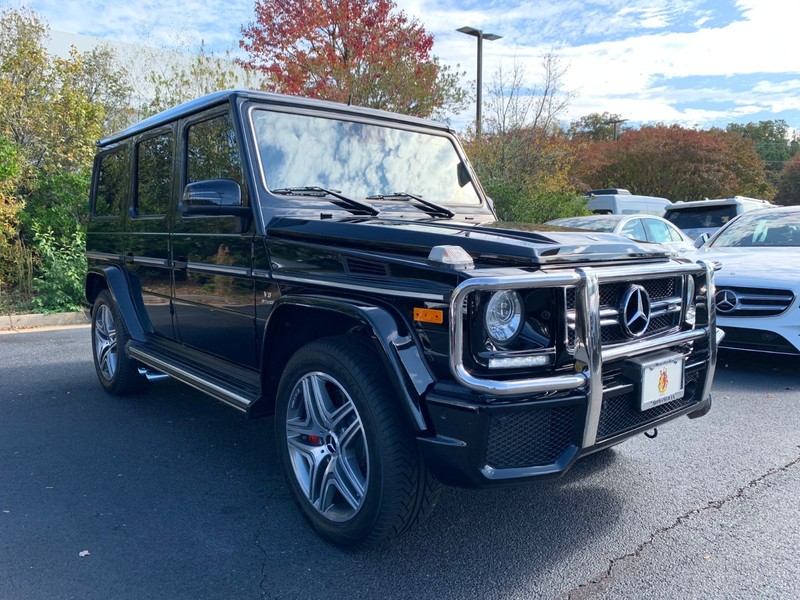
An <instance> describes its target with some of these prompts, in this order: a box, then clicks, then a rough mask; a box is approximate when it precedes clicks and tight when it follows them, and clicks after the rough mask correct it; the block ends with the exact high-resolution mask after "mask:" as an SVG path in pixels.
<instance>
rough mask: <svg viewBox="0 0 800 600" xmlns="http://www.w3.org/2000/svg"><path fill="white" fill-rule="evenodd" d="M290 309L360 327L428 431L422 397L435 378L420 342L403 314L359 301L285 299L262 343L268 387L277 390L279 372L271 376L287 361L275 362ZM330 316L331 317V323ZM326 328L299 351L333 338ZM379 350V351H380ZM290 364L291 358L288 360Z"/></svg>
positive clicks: (417, 421) (410, 413)
mask: <svg viewBox="0 0 800 600" xmlns="http://www.w3.org/2000/svg"><path fill="white" fill-rule="evenodd" d="M289 309H295V310H301V311H303V312H304V313H307V314H308V312H307V311H311V312H315V313H317V314H318V316H317V317H312V318H317V319H323V320H321V321H319V322H320V323H325V321H326V319H325V317H324V316H323V315H325V314H326V313H327V314H328V315H334V314H335V315H338V316H340V317H344V318H345V319H347V321H349V322H351V323H353V324H358V325H359V326H360V327H361V328H363V329H364V330H366V331H368V332H369V333H370V337H371V338H372V341H373V342H374V343H375V344H376V345H377V346H378V348H379V349H380V350H381V352H380V353H379V354H380V356H381V360H382V361H383V363H384V365H385V367H386V370H387V373H388V375H389V377H390V378H391V381H392V384H393V386H394V387H395V389H396V390H397V392H398V394H399V396H400V398H401V401H402V405H403V409H404V411H405V412H406V414H407V416H408V417H409V418H410V420H411V423H413V425H414V427H415V429H416V430H417V431H418V432H421V431H424V430H426V429H428V425H427V422H426V420H425V416H424V414H423V412H422V409H421V405H420V398H421V396H422V395H423V394H424V393H425V392H426V391H427V390H428V388H429V387H430V386H431V385H433V383H434V382H435V379H434V377H433V375H432V373H431V371H430V368H429V367H428V365H427V363H426V361H425V359H424V357H423V356H422V354H421V352H420V348H419V341H418V340H417V339H416V338H415V337H414V335H413V334H412V333H411V330H410V329H409V328H408V327H406V326H405V324H404V323H403V321H402V319H401V318H400V317H399V315H395V314H392V313H391V312H390V311H389V310H388V309H387V308H385V307H381V306H376V305H369V304H365V303H362V302H357V301H354V300H351V299H344V298H330V297H327V296H326V297H320V296H292V297H284V298H281V299H280V300H279V301H278V302H277V303H276V305H275V307H274V308H273V310H272V312H271V313H270V315H269V319H268V321H267V324H266V328H265V330H264V340H263V344H262V348H263V352H262V356H263V357H264V368H265V371H267V373H266V377H267V379H265V384H264V385H265V386H267V387H270V384H269V383H268V380H270V379H271V380H272V381H273V384H272V386H271V387H272V388H277V383H276V382H275V380H276V379H279V378H280V374H278V373H269V371H270V370H271V369H270V367H272V368H273V369H276V368H280V369H281V370H282V368H283V366H285V362H282V361H280V360H278V359H275V358H274V357H275V355H276V351H275V344H276V342H277V341H278V338H279V337H280V335H281V332H280V331H279V328H280V324H281V322H282V320H283V319H284V317H285V315H287V311H288V310H289ZM329 319H330V317H328V320H329ZM327 331H328V330H326V329H325V327H324V326H323V327H322V328H321V329H320V330H319V331H317V332H316V333H315V337H311V338H309V339H303V340H302V341H300V342H298V343H297V347H295V348H294V350H296V349H297V348H299V346H300V345H302V344H304V343H308V342H310V341H312V340H313V339H318V338H320V337H325V336H326V335H330V333H326V332H327ZM376 349H377V348H376ZM286 360H287V361H288V356H287V357H286Z"/></svg>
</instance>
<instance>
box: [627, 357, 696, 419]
mask: <svg viewBox="0 0 800 600" xmlns="http://www.w3.org/2000/svg"><path fill="white" fill-rule="evenodd" d="M632 362H634V363H635V364H636V366H637V367H638V368H639V371H640V382H641V383H640V385H639V407H640V408H641V410H643V411H644V410H649V409H651V408H654V407H656V406H660V405H662V404H666V403H667V402H672V401H673V400H678V399H680V398H683V394H684V389H683V363H684V357H683V355H682V354H674V353H672V352H663V353H659V354H657V355H655V356H648V357H644V358H641V359H638V360H634V361H632Z"/></svg>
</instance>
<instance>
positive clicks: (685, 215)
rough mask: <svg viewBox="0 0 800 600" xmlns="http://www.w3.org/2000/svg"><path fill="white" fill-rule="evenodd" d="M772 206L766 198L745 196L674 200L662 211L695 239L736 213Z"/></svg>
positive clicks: (668, 218)
mask: <svg viewBox="0 0 800 600" xmlns="http://www.w3.org/2000/svg"><path fill="white" fill-rule="evenodd" d="M774 206H775V205H774V204H770V203H769V202H767V201H766V200H759V199H758V198H747V197H746V196H734V197H733V198H718V199H715V200H708V199H706V200H694V201H692V202H675V203H674V204H672V205H671V206H669V207H667V209H666V210H665V211H664V218H665V219H666V220H667V221H669V222H670V223H672V224H673V225H675V226H676V227H678V228H680V229H682V230H683V232H684V233H686V234H687V235H688V236H689V237H691V238H692V239H697V238H699V237H700V236H702V235H703V234H704V233H707V234H708V235H711V234H712V233H714V232H715V231H716V230H717V229H719V228H720V227H722V226H723V225H725V223H727V222H728V221H730V220H731V219H732V218H733V217H735V216H736V215H740V214H742V213H745V212H747V211H749V210H754V209H756V208H770V207H774Z"/></svg>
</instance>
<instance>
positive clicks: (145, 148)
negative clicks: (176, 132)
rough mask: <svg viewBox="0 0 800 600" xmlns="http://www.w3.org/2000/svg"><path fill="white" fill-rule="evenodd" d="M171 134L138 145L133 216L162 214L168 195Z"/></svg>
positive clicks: (173, 145)
mask: <svg viewBox="0 0 800 600" xmlns="http://www.w3.org/2000/svg"><path fill="white" fill-rule="evenodd" d="M174 149H175V140H174V136H173V134H172V132H168V133H165V134H162V135H157V136H155V137H151V138H148V139H146V140H142V141H141V142H139V146H138V151H137V154H136V162H137V165H136V207H135V208H136V216H140V217H141V216H145V215H164V214H166V213H167V209H168V207H169V201H170V196H171V194H172V156H173V153H174Z"/></svg>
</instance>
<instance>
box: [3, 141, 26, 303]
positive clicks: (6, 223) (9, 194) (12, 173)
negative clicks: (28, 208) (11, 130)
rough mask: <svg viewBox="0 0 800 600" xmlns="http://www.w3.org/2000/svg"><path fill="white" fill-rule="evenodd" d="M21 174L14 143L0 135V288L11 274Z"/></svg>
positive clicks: (18, 210) (19, 202)
mask: <svg viewBox="0 0 800 600" xmlns="http://www.w3.org/2000/svg"><path fill="white" fill-rule="evenodd" d="M21 174H22V167H21V165H20V161H19V152H18V151H17V148H16V146H15V144H14V143H12V142H11V141H9V140H7V139H6V138H4V137H2V136H0V291H2V288H3V287H4V286H5V285H7V284H8V283H9V282H10V281H12V280H13V279H14V278H15V277H14V276H15V268H14V267H15V262H16V261H15V260H14V258H15V252H14V251H15V246H14V245H15V243H16V238H17V230H18V227H19V213H20V211H21V210H22V208H23V206H24V205H23V202H22V200H21V199H20V198H19V197H18V196H17V195H16V188H17V183H18V180H19V178H20V176H21Z"/></svg>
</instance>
